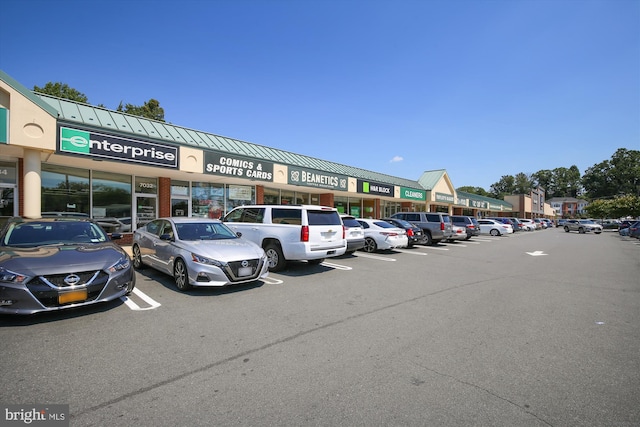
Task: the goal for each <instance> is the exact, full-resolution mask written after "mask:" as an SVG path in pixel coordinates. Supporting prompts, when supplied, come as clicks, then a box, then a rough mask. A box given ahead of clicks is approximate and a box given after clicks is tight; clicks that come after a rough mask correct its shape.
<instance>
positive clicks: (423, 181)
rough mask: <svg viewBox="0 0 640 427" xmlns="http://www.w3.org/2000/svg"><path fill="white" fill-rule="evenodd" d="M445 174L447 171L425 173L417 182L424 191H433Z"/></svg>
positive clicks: (439, 170)
mask: <svg viewBox="0 0 640 427" xmlns="http://www.w3.org/2000/svg"><path fill="white" fill-rule="evenodd" d="M445 173H447V171H446V170H444V169H438V170H433V171H425V172H423V173H422V176H420V178H419V179H418V182H419V183H420V185H422V187H423V188H424V189H425V190H433V187H435V186H436V185H437V184H438V182H440V180H441V179H442V177H443V176H444V174H445Z"/></svg>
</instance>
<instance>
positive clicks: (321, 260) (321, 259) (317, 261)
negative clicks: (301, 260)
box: [307, 258, 324, 265]
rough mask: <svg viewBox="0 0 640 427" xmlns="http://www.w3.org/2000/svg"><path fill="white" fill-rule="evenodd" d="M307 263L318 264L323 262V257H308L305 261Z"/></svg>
mask: <svg viewBox="0 0 640 427" xmlns="http://www.w3.org/2000/svg"><path fill="white" fill-rule="evenodd" d="M307 262H308V263H309V264H311V265H318V264H320V263H322V262H324V258H320V259H310V260H308V261H307Z"/></svg>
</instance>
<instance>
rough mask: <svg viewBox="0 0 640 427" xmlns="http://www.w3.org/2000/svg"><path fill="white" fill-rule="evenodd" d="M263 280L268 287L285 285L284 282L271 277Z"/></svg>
mask: <svg viewBox="0 0 640 427" xmlns="http://www.w3.org/2000/svg"><path fill="white" fill-rule="evenodd" d="M261 280H262V281H263V282H264V283H266V284H268V285H281V284H283V283H284V281H282V280H280V279H276V278H275V277H271V276H268V277H264V278H262V279H261Z"/></svg>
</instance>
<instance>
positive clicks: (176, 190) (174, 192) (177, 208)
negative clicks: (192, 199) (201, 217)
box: [171, 180, 189, 216]
mask: <svg viewBox="0 0 640 427" xmlns="http://www.w3.org/2000/svg"><path fill="white" fill-rule="evenodd" d="M171 216H189V182H187V181H173V180H172V181H171Z"/></svg>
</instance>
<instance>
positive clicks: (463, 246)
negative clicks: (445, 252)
mask: <svg viewBox="0 0 640 427" xmlns="http://www.w3.org/2000/svg"><path fill="white" fill-rule="evenodd" d="M440 244H441V245H446V246H449V245H451V246H454V247H455V246H459V247H461V248H466V247H467V245H465V244H462V243H440Z"/></svg>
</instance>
